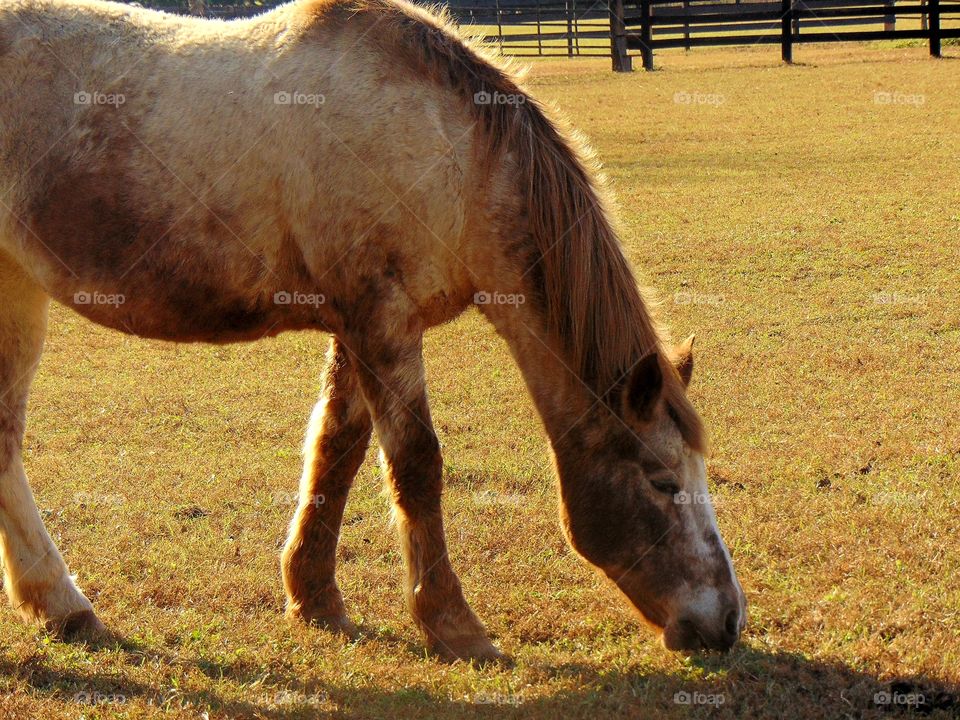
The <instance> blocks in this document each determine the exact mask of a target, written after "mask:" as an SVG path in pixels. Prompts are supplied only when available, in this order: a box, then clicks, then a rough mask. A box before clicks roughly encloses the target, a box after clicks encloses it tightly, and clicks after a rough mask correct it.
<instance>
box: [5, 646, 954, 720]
mask: <svg viewBox="0 0 960 720" xmlns="http://www.w3.org/2000/svg"><path fill="white" fill-rule="evenodd" d="M89 650H90V651H91V653H92V654H93V653H96V652H98V651H99V650H111V651H112V652H116V651H118V650H120V651H123V652H126V653H128V654H129V655H130V661H131V662H148V661H160V662H167V661H168V662H170V663H173V664H177V663H179V664H181V665H182V664H184V661H183V659H182V658H179V659H176V658H173V657H166V656H165V655H164V652H163V651H162V650H160V651H157V650H155V649H154V650H146V649H144V648H141V647H138V646H137V645H136V644H135V643H131V642H129V641H119V642H118V643H117V644H116V645H114V646H113V647H112V648H107V646H106V645H105V644H102V645H100V646H99V647H94V646H91V647H90V648H89ZM91 659H95V658H93V657H92V658H91ZM410 662H411V663H416V662H420V660H418V659H416V658H413V657H411V659H410ZM692 663H693V664H694V665H697V666H699V667H700V668H701V669H702V670H704V671H705V673H704V674H705V676H706V677H712V678H715V679H711V680H701V681H696V682H688V681H686V680H685V679H684V678H682V677H680V676H679V675H671V674H664V673H654V674H639V673H636V674H633V673H624V672H621V671H617V670H611V671H609V672H607V671H600V670H598V669H597V667H595V666H591V665H577V664H557V665H551V664H549V663H545V664H539V665H537V666H536V667H535V668H533V669H534V670H535V671H536V672H537V674H539V675H541V676H544V675H545V676H547V677H555V678H563V679H564V680H566V681H567V682H568V684H573V685H575V686H576V688H577V689H575V690H565V691H562V692H559V693H556V694H554V695H551V696H548V697H535V696H528V695H526V694H525V693H527V692H529V691H530V690H529V688H518V689H514V690H500V691H496V692H478V693H476V694H474V695H472V696H466V697H461V698H450V697H438V696H436V695H433V694H431V693H429V692H427V691H426V690H424V689H422V688H408V689H403V690H394V691H387V690H384V689H382V688H378V687H376V685H375V684H370V685H358V686H356V687H339V686H333V685H329V686H328V685H323V684H320V683H317V682H304V681H303V680H302V679H301V678H299V677H297V676H295V675H291V674H290V673H289V671H284V670H283V669H280V670H279V671H273V672H271V688H272V689H271V688H266V687H261V688H260V689H259V690H257V691H256V692H254V693H251V696H250V697H249V698H244V699H242V700H237V699H235V698H224V697H221V696H220V695H218V694H217V693H216V692H214V691H205V690H202V691H196V692H191V691H190V690H187V689H180V690H179V691H178V692H177V693H175V694H171V693H170V689H169V688H165V687H160V686H159V684H158V685H157V686H152V685H150V684H145V683H131V682H129V681H128V680H127V679H125V678H118V677H116V676H115V675H112V674H100V673H98V672H97V671H96V670H95V669H92V670H91V671H90V672H82V671H62V670H58V669H57V670H55V669H51V668H46V667H45V665H44V660H43V658H42V657H39V656H38V657H36V658H34V659H31V661H30V662H28V663H24V664H14V663H12V662H11V661H10V660H9V659H8V658H5V657H2V656H0V673H3V675H5V676H7V677H8V678H16V679H17V680H18V681H20V682H21V683H25V684H26V685H27V686H28V687H29V688H31V690H32V691H33V692H35V693H36V694H38V695H41V696H47V697H48V698H50V699H56V700H59V701H61V702H63V703H64V704H65V705H66V706H67V707H73V708H75V709H76V712H77V714H78V716H79V715H81V714H83V712H84V708H83V705H84V703H86V704H87V705H89V704H91V703H94V702H97V701H100V702H101V704H103V705H108V704H109V703H110V702H111V701H112V700H115V699H116V698H117V697H119V696H122V697H123V698H124V699H125V700H126V701H127V702H130V701H132V700H135V699H140V700H142V701H143V702H151V703H152V704H153V705H154V706H156V707H158V709H162V708H164V707H165V706H166V707H173V708H176V707H183V706H188V707H191V708H193V709H194V712H198V713H199V712H201V711H202V710H204V709H209V710H210V711H211V717H213V716H214V715H220V716H222V715H226V716H228V717H230V718H238V719H239V718H242V719H246V718H251V719H253V718H271V719H277V720H285V719H292V718H304V719H305V718H318V717H336V718H346V719H348V720H370V719H372V718H390V720H394V719H400V718H417V719H418V720H419V719H420V718H479V719H481V720H483V719H486V718H491V719H493V718H497V719H499V718H508V719H509V718H527V717H530V718H555V719H556V720H567V718H688V717H692V718H707V717H709V718H730V719H731V720H732V719H737V720H749V719H750V718H856V719H859V718H887V717H893V718H896V717H928V718H958V717H960V687H953V686H944V685H942V684H938V683H936V682H934V681H932V680H931V679H929V678H926V677H922V676H902V677H899V678H896V679H894V680H893V681H889V680H881V679H880V678H878V677H876V676H874V675H872V674H870V673H867V672H860V671H856V670H854V669H851V668H849V667H847V666H845V665H842V664H838V663H834V662H825V661H820V660H813V659H809V658H805V657H803V656H801V655H799V654H794V653H783V652H768V651H765V650H759V649H755V648H751V647H740V648H738V649H737V650H735V651H734V652H733V653H731V654H730V655H727V656H707V657H701V658H694V659H693V660H692ZM192 666H193V667H196V668H198V669H200V670H201V671H202V672H203V673H204V674H205V675H207V676H209V677H212V678H220V677H229V678H232V679H234V680H236V681H237V682H238V683H243V684H251V683H252V682H253V681H254V680H255V679H256V678H257V677H258V676H259V675H262V668H259V669H258V668H257V667H256V666H255V665H249V666H248V665H246V664H236V665H234V664H231V665H218V664H216V663H212V662H203V663H200V664H197V663H193V665H192ZM483 672H489V673H490V675H491V677H492V678H493V677H494V676H496V675H497V674H498V672H499V671H498V670H497V669H496V668H491V669H489V670H484V671H483ZM496 684H497V685H498V686H500V685H501V683H496ZM98 710H99V711H101V712H100V714H98V715H96V716H97V717H100V716H101V715H103V716H109V715H110V709H109V708H108V707H102V708H99V709H98ZM103 711H106V714H105V715H104V714H103Z"/></svg>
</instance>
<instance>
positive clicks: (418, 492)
mask: <svg viewBox="0 0 960 720" xmlns="http://www.w3.org/2000/svg"><path fill="white" fill-rule="evenodd" d="M384 337H385V335H384V334H380V333H376V332H369V333H368V334H367V335H365V336H364V337H358V338H356V339H355V342H348V349H349V350H350V352H351V354H352V356H353V357H354V366H355V367H356V369H357V373H358V375H359V379H360V387H361V388H362V390H363V394H364V396H365V397H366V399H367V403H368V405H369V407H370V410H371V414H372V415H373V422H374V426H375V427H376V430H377V435H378V439H379V441H380V446H381V449H382V451H383V459H384V465H385V470H386V477H387V483H388V488H389V490H390V493H391V496H392V500H393V511H394V517H395V519H396V523H397V526H398V529H399V533H400V544H401V548H402V552H403V558H404V563H405V565H406V573H407V577H406V600H407V606H408V608H409V610H410V613H411V614H412V615H413V619H414V621H415V622H416V624H417V627H418V629H419V630H420V632H421V634H422V636H423V638H424V641H425V643H426V645H427V647H428V649H429V650H430V651H431V652H433V653H434V654H436V655H439V656H440V657H442V658H444V659H446V660H450V661H453V660H457V659H473V660H480V661H484V660H493V659H498V658H500V657H502V655H501V653H500V651H499V650H497V648H496V647H495V646H494V645H493V644H492V643H491V642H490V640H489V638H488V637H487V633H486V630H485V629H484V627H483V624H482V623H481V622H480V620H479V619H477V616H476V615H475V614H474V613H473V611H472V610H471V609H470V606H469V605H468V604H467V601H466V599H465V598H464V596H463V590H462V589H461V586H460V580H459V579H458V578H457V575H456V573H455V572H454V571H453V567H452V566H451V565H450V558H449V556H448V554H447V544H446V538H445V536H444V529H443V512H442V509H441V494H442V485H443V461H442V458H441V455H440V443H439V441H438V440H437V436H436V433H435V432H434V430H433V426H432V424H431V420H430V408H429V406H428V404H427V394H426V382H425V375H424V367H423V359H422V355H421V352H422V336H421V335H420V334H417V336H416V337H415V338H412V339H411V338H404V339H400V340H385V339H384ZM374 338H376V339H374Z"/></svg>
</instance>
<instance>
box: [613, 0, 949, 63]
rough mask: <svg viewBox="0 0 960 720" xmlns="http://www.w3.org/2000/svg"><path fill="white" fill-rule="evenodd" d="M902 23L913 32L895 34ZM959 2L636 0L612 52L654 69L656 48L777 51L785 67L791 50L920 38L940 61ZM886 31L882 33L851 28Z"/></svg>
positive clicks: (620, 59)
mask: <svg viewBox="0 0 960 720" xmlns="http://www.w3.org/2000/svg"><path fill="white" fill-rule="evenodd" d="M898 18H905V19H908V20H910V21H913V22H910V23H908V24H909V25H911V27H903V25H904V24H907V23H901V27H900V28H897V21H898ZM945 18H946V19H949V20H952V21H957V20H960V3H941V2H940V0H928V2H920V1H918V0H906V1H903V2H901V1H899V0H897V1H895V0H777V1H776V2H746V3H738V4H720V3H718V2H717V0H682V1H681V2H678V1H677V0H639V1H638V2H631V3H630V4H628V5H625V7H624V12H623V25H622V26H620V27H617V28H614V33H615V41H614V43H613V45H612V50H611V52H612V53H613V55H614V58H613V60H614V69H619V68H617V65H618V63H619V64H621V65H623V64H626V65H627V67H626V68H624V69H629V62H630V61H629V57H628V56H627V53H628V52H629V51H630V50H638V51H640V54H641V57H642V58H643V67H644V68H646V69H647V70H652V69H653V52H654V50H657V49H659V48H687V49H690V48H694V47H703V46H717V45H759V44H777V45H780V51H781V57H782V58H783V60H784V62H788V63H789V62H793V46H794V45H797V44H800V43H811V42H847V41H864V40H900V39H913V40H916V39H920V40H926V41H927V42H928V43H929V47H930V54H931V55H933V56H934V57H940V54H941V43H942V40H943V39H945V38H958V37H960V26H951V27H946V28H945V27H943V25H942V21H943V20H944V19H945ZM856 26H860V27H861V28H862V27H863V26H882V28H883V29H873V30H864V29H850V28H851V27H856Z"/></svg>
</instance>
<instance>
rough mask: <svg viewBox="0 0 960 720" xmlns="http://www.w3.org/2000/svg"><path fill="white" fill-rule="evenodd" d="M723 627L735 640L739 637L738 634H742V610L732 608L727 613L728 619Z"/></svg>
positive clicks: (728, 635)
mask: <svg viewBox="0 0 960 720" xmlns="http://www.w3.org/2000/svg"><path fill="white" fill-rule="evenodd" d="M723 629H724V630H725V631H726V633H727V637H729V638H732V639H733V640H736V639H737V636H738V635H739V634H740V611H739V610H731V611H730V612H728V613H727V619H726V620H725V621H724V624H723Z"/></svg>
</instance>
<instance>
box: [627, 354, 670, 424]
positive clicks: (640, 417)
mask: <svg viewBox="0 0 960 720" xmlns="http://www.w3.org/2000/svg"><path fill="white" fill-rule="evenodd" d="M662 395H663V370H662V369H661V368H660V357H659V355H658V354H657V352H656V351H654V352H651V353H648V354H646V355H644V356H643V358H642V359H641V360H640V362H638V363H637V364H636V366H634V368H633V371H632V372H631V373H630V378H629V379H628V380H627V385H626V388H625V389H624V391H623V409H624V414H625V415H626V416H627V417H633V418H635V419H636V420H637V421H638V422H640V423H641V424H646V423H648V422H650V421H651V420H653V416H654V414H655V413H656V410H657V405H659V403H660V397H661V396H662Z"/></svg>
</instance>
